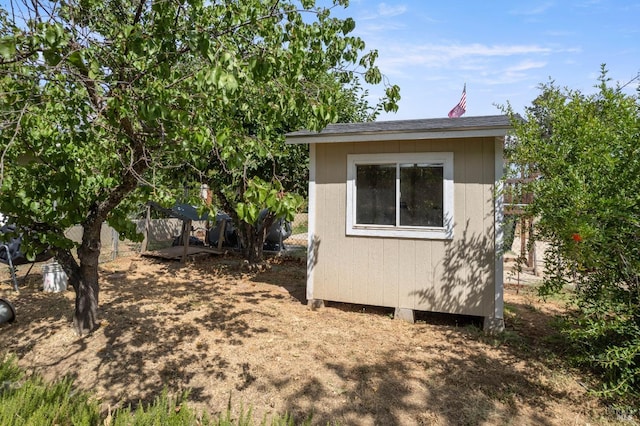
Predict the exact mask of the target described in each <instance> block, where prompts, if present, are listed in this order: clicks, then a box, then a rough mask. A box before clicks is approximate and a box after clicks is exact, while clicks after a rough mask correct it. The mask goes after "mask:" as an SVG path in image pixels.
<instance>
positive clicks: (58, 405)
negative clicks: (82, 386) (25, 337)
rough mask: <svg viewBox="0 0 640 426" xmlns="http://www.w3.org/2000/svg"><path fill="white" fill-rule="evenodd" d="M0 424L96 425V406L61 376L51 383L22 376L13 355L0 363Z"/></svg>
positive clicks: (98, 417) (35, 377)
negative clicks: (60, 378)
mask: <svg viewBox="0 0 640 426" xmlns="http://www.w3.org/2000/svg"><path fill="white" fill-rule="evenodd" d="M0 380H1V381H2V390H1V391H0V424H1V425H3V426H14V425H15V426H19V425H34V426H40V425H54V424H55V425H60V426H66V425H97V424H98V423H99V422H100V415H99V410H98V405H97V403H96V402H95V401H92V400H91V399H90V398H89V396H88V394H86V393H83V392H75V391H74V390H73V388H72V380H71V379H69V378H65V379H63V380H60V381H58V382H56V383H53V384H47V383H45V382H44V381H43V380H42V378H41V377H40V376H37V375H33V376H30V377H28V378H26V379H23V374H22V372H21V371H20V370H19V369H18V367H17V366H16V363H15V359H14V358H13V357H7V356H4V357H3V358H2V361H1V362H0Z"/></svg>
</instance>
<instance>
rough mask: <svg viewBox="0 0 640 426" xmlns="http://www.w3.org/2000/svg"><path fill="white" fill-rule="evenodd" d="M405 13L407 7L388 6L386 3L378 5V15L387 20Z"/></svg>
mask: <svg viewBox="0 0 640 426" xmlns="http://www.w3.org/2000/svg"><path fill="white" fill-rule="evenodd" d="M406 11H407V7H406V6H405V5H398V6H389V5H388V4H386V3H380V4H379V5H378V14H379V15H380V16H384V17H387V18H388V17H391V16H398V15H402V14H403V13H405V12H406Z"/></svg>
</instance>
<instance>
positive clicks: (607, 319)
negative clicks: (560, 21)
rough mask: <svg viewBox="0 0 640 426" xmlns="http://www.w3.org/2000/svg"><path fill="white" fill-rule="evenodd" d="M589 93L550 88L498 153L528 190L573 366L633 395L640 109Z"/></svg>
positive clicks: (639, 291) (639, 349) (638, 318)
mask: <svg viewBox="0 0 640 426" xmlns="http://www.w3.org/2000/svg"><path fill="white" fill-rule="evenodd" d="M606 74H607V73H606V69H605V67H604V66H603V67H602V74H601V76H600V78H599V84H598V86H597V88H598V91H597V93H595V94H593V95H585V94H583V93H581V92H580V91H577V90H570V89H563V88H559V87H557V86H555V84H554V83H553V82H551V83H549V84H547V85H543V86H542V94H541V95H540V96H539V97H538V98H537V99H536V100H535V101H534V102H533V105H532V106H531V107H529V108H527V114H526V119H525V120H522V119H520V118H519V117H515V116H514V117H513V120H512V121H513V123H514V127H515V129H516V132H515V133H516V137H515V138H513V139H511V140H510V141H509V142H510V146H509V147H508V149H507V152H508V153H509V154H510V155H511V159H512V163H513V164H514V166H513V167H512V169H513V170H518V171H520V172H521V173H524V174H525V175H526V176H521V177H527V178H529V179H528V180H527V181H528V182H531V183H530V184H529V187H528V188H526V190H527V191H530V192H532V193H533V194H534V199H533V203H532V204H531V205H530V208H529V210H528V213H529V214H530V215H531V216H532V217H535V218H536V221H535V232H534V238H536V239H539V240H543V241H545V242H547V243H548V244H549V246H550V249H549V250H548V251H547V253H546V255H545V276H546V278H545V284H544V285H543V286H542V288H541V290H542V293H543V294H550V293H553V292H557V291H560V290H561V289H562V288H564V287H565V286H567V285H572V286H575V287H576V291H575V292H574V293H573V298H574V302H575V307H576V310H575V314H574V315H572V316H571V317H569V318H568V319H567V321H566V322H565V324H566V325H567V327H565V328H564V333H565V335H566V336H567V337H569V340H570V342H571V348H572V349H573V354H574V357H573V359H574V360H575V361H577V362H578V363H579V364H580V365H582V366H587V367H589V368H590V369H592V370H593V371H594V372H596V373H598V374H599V375H600V377H601V378H602V380H603V386H602V387H601V388H600V389H599V390H600V392H601V394H603V395H605V396H607V397H611V398H622V399H625V398H629V397H632V398H638V397H640V198H639V196H638V194H640V155H639V154H640V151H639V148H638V146H639V145H638V140H639V137H640V103H639V102H638V97H637V96H630V95H627V94H625V93H624V91H622V90H620V89H619V88H617V87H616V88H614V87H610V86H609V84H608V82H609V79H608V78H607V75H606Z"/></svg>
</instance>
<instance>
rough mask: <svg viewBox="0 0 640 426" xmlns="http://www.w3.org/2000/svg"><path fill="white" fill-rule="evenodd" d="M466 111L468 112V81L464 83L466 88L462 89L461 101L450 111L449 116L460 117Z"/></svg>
mask: <svg viewBox="0 0 640 426" xmlns="http://www.w3.org/2000/svg"><path fill="white" fill-rule="evenodd" d="M465 112H467V83H465V84H464V89H462V97H461V98H460V102H458V105H456V106H454V107H453V109H452V110H451V111H449V118H458V117H460V116H461V115H462V114H464V113H465Z"/></svg>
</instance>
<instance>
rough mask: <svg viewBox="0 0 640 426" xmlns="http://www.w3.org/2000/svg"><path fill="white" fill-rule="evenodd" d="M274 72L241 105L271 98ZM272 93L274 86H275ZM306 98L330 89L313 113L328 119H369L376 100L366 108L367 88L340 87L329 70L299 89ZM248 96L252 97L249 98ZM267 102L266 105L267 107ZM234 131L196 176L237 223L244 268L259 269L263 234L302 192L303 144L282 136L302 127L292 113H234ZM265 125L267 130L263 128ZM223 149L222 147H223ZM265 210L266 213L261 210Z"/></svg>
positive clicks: (376, 108)
mask: <svg viewBox="0 0 640 426" xmlns="http://www.w3.org/2000/svg"><path fill="white" fill-rule="evenodd" d="M278 78H279V77H278V76H277V75H273V76H271V77H270V78H269V83H265V84H263V85H261V86H260V87H257V88H255V90H254V92H248V93H247V95H248V96H249V97H250V98H249V99H247V100H245V102H246V103H249V104H252V103H256V102H257V100H258V99H263V100H264V99H266V100H270V99H273V98H275V97H277V96H276V95H275V94H274V93H270V89H271V86H270V85H271V82H277V80H278ZM273 90H274V91H278V90H280V89H279V88H278V85H276V86H275V87H273ZM304 91H305V92H309V97H310V98H311V99H312V98H313V96H312V94H313V93H317V92H325V93H332V96H333V97H334V98H335V99H334V100H333V105H332V106H330V107H329V108H324V109H325V111H322V109H323V106H322V105H319V106H318V108H317V109H316V111H315V114H322V115H323V116H324V117H325V118H326V119H327V120H329V121H330V122H335V121H341V122H354V121H369V120H373V119H375V117H376V116H377V114H378V113H379V111H380V108H381V106H382V104H379V105H378V106H370V105H369V103H368V102H367V100H366V96H367V92H366V91H365V90H363V89H362V87H361V86H360V84H359V81H358V80H356V81H355V82H353V83H349V84H348V85H345V84H344V83H341V82H340V81H339V80H337V79H336V75H334V74H324V75H319V76H318V78H317V79H316V81H314V82H312V83H311V84H310V85H308V86H307V87H305V89H304ZM251 96H253V98H251ZM270 104H271V103H270V102H267V104H266V105H267V107H268V108H272V106H270ZM237 120H238V121H237V123H236V125H235V129H242V130H241V131H240V134H235V135H225V137H229V138H231V139H233V140H234V143H233V144H232V146H233V149H231V150H228V147H229V145H228V144H227V145H226V147H225V146H223V147H219V146H216V147H214V155H213V156H212V157H211V159H210V161H209V164H208V166H207V171H206V173H204V176H203V177H201V178H200V180H203V181H207V182H208V183H209V185H210V187H211V188H213V193H214V195H215V202H214V205H215V206H219V207H221V208H222V209H223V210H224V211H226V212H228V213H229V214H230V215H231V216H232V218H233V220H234V223H236V224H237V230H238V233H239V237H240V241H241V243H242V244H241V245H242V249H243V254H244V257H245V259H246V260H247V261H248V262H249V267H250V268H259V267H260V264H261V263H262V260H263V246H264V240H265V238H266V234H267V233H268V230H269V228H270V227H271V225H272V224H273V223H274V221H275V220H277V219H279V218H284V219H286V220H289V221H290V220H292V219H293V214H294V213H295V212H296V211H297V210H298V208H299V207H300V205H301V204H302V202H303V197H302V195H303V194H306V184H307V163H308V151H307V147H306V146H300V145H292V146H285V143H284V135H285V134H286V133H287V132H289V131H292V130H296V129H298V128H300V127H305V123H304V122H303V121H301V120H300V118H298V117H295V116H294V117H291V116H289V115H283V116H281V117H270V116H267V117H266V120H265V118H264V117H260V116H253V117H252V116H247V115H245V114H238V115H237ZM269 129H271V130H269ZM225 148H227V150H225ZM265 212H266V214H265Z"/></svg>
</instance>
